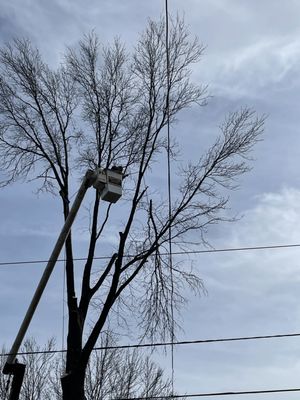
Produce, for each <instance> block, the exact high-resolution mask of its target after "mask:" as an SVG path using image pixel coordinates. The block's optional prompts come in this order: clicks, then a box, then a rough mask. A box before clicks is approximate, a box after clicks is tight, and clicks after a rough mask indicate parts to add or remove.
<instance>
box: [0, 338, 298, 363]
mask: <svg viewBox="0 0 300 400" xmlns="http://www.w3.org/2000/svg"><path fill="white" fill-rule="evenodd" d="M292 337H300V333H297V332H296V333H283V334H275V335H261V336H241V337H231V338H217V339H198V340H183V341H177V342H173V343H172V342H158V343H144V344H128V345H119V346H101V347H94V348H93V351H98V350H116V349H138V348H147V347H150V348H153V347H165V346H172V345H173V346H179V345H191V344H205V343H222V342H238V341H248V340H262V339H265V340H268V339H281V338H292ZM66 351H67V350H65V349H61V350H39V351H25V352H18V353H16V354H14V355H22V356H24V355H31V354H55V353H65V352H66ZM9 355H10V353H2V354H0V357H7V356H9Z"/></svg>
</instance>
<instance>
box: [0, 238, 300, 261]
mask: <svg viewBox="0 0 300 400" xmlns="http://www.w3.org/2000/svg"><path fill="white" fill-rule="evenodd" d="M297 247H300V243H296V244H278V245H266V246H245V247H227V248H220V249H207V250H187V251H172V255H177V256H178V255H185V254H208V253H230V252H235V251H255V250H276V249H291V248H297ZM161 255H162V256H167V255H169V253H161ZM124 257H126V258H131V257H134V255H133V254H127V255H124ZM110 259H111V256H99V257H94V260H110ZM86 260H87V258H86V257H77V258H73V261H86ZM47 262H48V260H45V259H44V260H31V261H29V260H26V261H25V260H24V261H1V262H0V267H4V266H9V265H26V264H42V263H47ZM57 262H65V259H64V258H60V259H58V260H57Z"/></svg>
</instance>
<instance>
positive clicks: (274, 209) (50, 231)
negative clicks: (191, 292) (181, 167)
mask: <svg viewBox="0 0 300 400" xmlns="http://www.w3.org/2000/svg"><path fill="white" fill-rule="evenodd" d="M169 3H170V4H169V8H170V11H171V13H173V14H176V13H177V12H179V13H180V14H182V13H184V15H185V20H186V22H187V24H189V26H190V31H191V32H192V33H194V34H196V35H197V36H198V37H199V39H200V40H201V42H203V44H204V45H205V46H206V50H205V55H204V57H203V59H202V61H201V63H200V64H199V65H197V67H196V68H195V70H194V74H193V79H194V80H195V81H200V82H202V83H207V84H208V85H209V90H210V93H211V94H212V98H211V100H210V102H209V104H208V106H206V107H205V108H203V109H201V111H200V112H199V110H198V109H192V110H190V111H188V112H185V113H184V114H183V115H182V116H181V118H180V120H179V123H178V126H177V128H176V129H177V132H182V133H184V136H185V138H186V139H185V141H184V142H185V143H184V147H185V150H186V156H187V158H189V157H190V158H193V157H195V156H196V155H197V154H198V153H200V152H201V151H202V150H203V148H204V147H205V145H206V144H207V143H206V142H207V140H208V139H207V138H208V137H209V135H210V134H211V135H214V133H215V132H216V131H217V128H218V125H219V124H220V123H221V121H222V119H223V118H224V116H225V115H226V113H227V112H228V111H231V110H235V109H237V108H239V107H240V106H242V105H248V106H251V107H253V109H255V110H257V111H258V113H260V114H266V115H268V119H267V123H266V129H265V134H264V141H263V142H261V143H259V144H258V145H257V147H256V149H255V152H254V158H255V161H254V163H253V167H254V168H253V170H252V171H251V172H250V173H248V174H247V176H245V177H243V179H242V180H241V187H240V189H239V190H238V191H236V192H234V193H233V194H232V196H231V210H232V212H233V213H234V214H236V213H238V215H239V216H241V217H242V218H241V219H240V220H239V221H238V222H236V223H235V224H230V225H226V226H224V225H223V226H222V227H218V228H217V229H214V230H213V231H211V232H210V233H209V239H210V242H211V244H212V246H214V247H215V248H227V247H244V246H264V245H281V244H295V243H300V227H299V224H298V221H299V220H300V178H299V176H300V174H299V168H298V167H299V165H298V164H299V147H300V137H299V134H298V132H299V119H300V116H299V103H298V99H299V91H300V75H299V71H298V69H299V65H300V23H299V20H300V2H299V0H289V1H286V2H283V1H281V0H251V1H249V0H185V1H183V0H176V1H175V0H173V1H172V0H170V1H169ZM0 6H1V7H0V44H3V43H5V42H7V41H9V40H11V39H12V38H13V37H18V36H26V37H29V38H30V39H31V40H32V41H33V43H34V44H36V45H37V46H38V47H39V48H40V50H41V53H42V54H43V56H44V58H45V59H46V60H47V62H48V63H49V64H50V65H51V66H53V67H55V66H56V65H57V64H58V63H59V61H60V59H61V56H62V53H63V51H64V48H65V46H66V45H73V44H74V43H76V42H77V40H78V39H79V38H80V37H81V36H82V35H83V34H84V33H87V32H89V31H90V30H92V29H94V30H95V32H96V33H97V34H98V35H99V37H100V39H101V41H103V42H104V43H105V42H106V41H109V40H111V39H112V38H114V37H115V36H120V37H121V38H122V39H123V40H124V41H125V42H126V43H128V46H129V47H130V46H132V45H133V44H134V42H135V40H136V38H137V37H138V33H139V32H141V31H142V29H143V27H144V26H145V24H146V22H147V19H148V18H149V17H151V18H157V17H158V16H159V15H161V14H162V13H163V6H164V1H163V0H152V1H139V0H126V1H124V0H123V1H121V0H100V1H94V0H91V1H89V3H88V6H87V3H86V2H83V1H79V0H74V1H67V0H53V1H46V0H39V1H33V0H23V1H20V0H9V1H8V0H0ZM174 129H175V128H174ZM203 138H204V139H203ZM0 199H1V207H0V220H1V224H0V262H6V261H15V260H34V259H45V258H47V256H48V255H49V254H50V251H51V248H52V245H53V243H54V241H55V238H56V237H57V233H58V231H59V227H60V220H61V211H60V209H59V206H58V205H57V204H56V199H55V198H52V197H49V196H45V195H40V196H39V197H37V196H36V195H35V194H34V193H33V188H32V187H31V186H30V185H28V184H25V183H23V184H22V183H18V184H15V185H14V186H11V187H9V188H6V189H5V190H2V191H1V193H0ZM80 218H81V219H79V222H80V221H82V222H84V216H81V217H80ZM79 225H80V223H79ZM75 234H76V233H75ZM76 241H77V249H78V250H77V255H78V256H81V255H82V254H83V253H81V249H83V248H84V247H83V246H84V244H85V239H84V235H82V234H81V231H80V229H79V228H78V231H77V236H76ZM299 251H300V249H297V248H294V249H281V250H259V251H251V252H250V251H247V252H246V251H245V252H234V253H226V254H224V253H221V254H220V253H213V254H202V255H199V256H197V257H195V258H194V259H193V262H194V267H195V269H196V270H198V271H199V274H200V276H201V277H202V279H203V281H204V284H205V287H206V289H207V292H208V294H207V295H206V296H203V297H201V298H200V299H199V298H191V299H190V303H189V305H188V306H187V307H186V309H185V310H184V312H183V313H182V316H181V324H182V327H183V329H184V330H183V331H182V332H181V333H179V334H178V339H179V340H181V339H182V340H189V339H206V338H220V337H236V336H252V335H269V334H278V333H294V332H300V301H299V300H300V297H299V285H300V265H299V264H300V263H299ZM42 267H43V265H41V264H36V265H27V266H0V327H1V343H5V344H6V345H7V346H9V345H10V344H11V341H12V339H13V337H14V335H15V333H16V331H17V329H18V326H19V324H20V322H21V319H22V317H23V315H24V312H25V310H26V307H27V304H28V302H29V301H30V298H31V295H32V293H33V290H34V288H35V286H36V284H37V282H38V279H39V276H40V274H41V270H42ZM78 268H80V266H79V267H78ZM62 277H63V275H62V265H58V266H57V268H56V271H55V273H54V276H53V277H52V278H51V282H50V284H49V286H48V288H47V290H46V293H45V296H44V298H43V300H42V303H41V305H40V307H39V309H38V312H37V314H36V316H35V318H34V320H33V322H32V325H31V327H30V330H29V335H33V336H35V337H36V338H37V340H38V341H39V342H40V343H43V341H45V340H46V338H47V337H49V336H52V335H54V336H56V337H57V342H58V346H59V347H60V346H61V342H62V339H61V337H62V315H63V305H62V296H63V278H62ZM157 357H158V358H159V360H160V362H161V363H162V365H163V366H164V367H165V368H166V370H169V369H170V357H169V354H167V357H164V356H163V355H161V354H158V355H157ZM299 373H300V339H299V338H295V339H276V340H269V341H251V342H240V343H223V344H207V345H204V344H203V345H198V346H185V347H178V348H177V349H176V351H175V379H176V382H175V387H176V389H177V391H178V392H179V393H196V392H208V391H212V392H217V391H227V390H255V389H276V388H288V387H298V386H299ZM271 396H272V398H278V399H279V398H280V399H281V400H285V399H296V398H298V397H297V396H298V395H297V394H295V395H293V394H280V395H278V396H277V397H276V395H269V397H271ZM264 397H266V398H267V397H268V396H251V398H252V399H255V400H258V399H262V398H264Z"/></svg>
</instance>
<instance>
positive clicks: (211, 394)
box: [113, 388, 300, 400]
mask: <svg viewBox="0 0 300 400" xmlns="http://www.w3.org/2000/svg"><path fill="white" fill-rule="evenodd" d="M288 392H300V388H287V389H266V390H245V391H230V392H209V393H191V394H175V395H170V396H149V397H127V398H122V397H118V398H115V399H113V400H149V399H170V400H171V399H179V398H182V399H185V398H191V397H216V396H241V395H252V394H270V393H288Z"/></svg>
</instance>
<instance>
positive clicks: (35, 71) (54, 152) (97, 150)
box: [0, 18, 264, 399]
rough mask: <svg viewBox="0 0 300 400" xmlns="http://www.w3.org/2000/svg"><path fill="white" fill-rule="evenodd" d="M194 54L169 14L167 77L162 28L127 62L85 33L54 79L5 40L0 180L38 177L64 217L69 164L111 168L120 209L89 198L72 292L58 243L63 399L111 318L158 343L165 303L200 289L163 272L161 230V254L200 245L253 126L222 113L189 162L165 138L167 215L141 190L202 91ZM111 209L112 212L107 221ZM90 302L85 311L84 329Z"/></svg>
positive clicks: (30, 51)
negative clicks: (170, 178) (62, 284)
mask: <svg viewBox="0 0 300 400" xmlns="http://www.w3.org/2000/svg"><path fill="white" fill-rule="evenodd" d="M202 53H203V47H202V46H201V45H200V44H199V42H198V41H197V39H193V38H191V36H190V34H189V32H188V30H187V28H186V26H185V24H184V22H183V21H182V20H181V19H179V18H177V19H176V20H174V21H172V23H171V27H170V35H169V61H170V64H169V69H168V71H167V65H166V43H165V25H164V23H163V22H162V21H158V22H154V21H149V24H148V26H147V28H146V30H145V32H144V33H143V34H142V35H141V37H140V39H139V41H138V43H137V45H136V47H135V49H134V51H133V53H132V54H131V55H130V54H128V53H127V52H126V50H125V48H124V46H123V45H122V44H121V43H120V41H119V40H116V41H115V42H114V43H113V44H112V45H110V46H108V47H105V46H102V45H100V43H99V42H98V39H97V37H96V36H95V35H94V34H91V35H88V36H86V37H84V39H83V40H81V41H80V42H79V44H78V46H77V47H76V48H72V49H68V51H67V53H66V57H65V60H64V63H63V65H62V66H61V67H59V68H58V69H57V70H56V71H52V70H50V68H49V67H48V66H47V65H46V64H45V63H44V62H43V61H42V59H41V56H40V54H39V52H38V50H36V49H34V48H33V47H32V45H31V44H30V43H29V42H28V41H26V40H15V41H14V42H13V43H12V44H9V45H7V46H5V47H4V48H2V49H1V51H0V62H1V78H0V98H1V100H0V152H1V159H0V168H1V170H2V171H4V172H5V173H6V176H7V179H6V180H5V181H3V184H8V183H10V182H13V181H15V180H17V179H18V178H24V179H39V180H41V189H44V190H46V191H51V192H53V193H58V194H59V196H60V198H61V201H62V205H63V210H64V216H65V218H66V217H67V215H68V213H69V202H70V196H69V193H70V177H71V174H72V173H74V169H75V168H76V171H78V173H80V174H83V171H85V169H86V168H92V169H94V168H97V167H102V168H111V167H112V166H114V165H121V166H122V167H123V173H124V182H123V184H124V189H125V195H124V198H123V201H122V205H121V206H120V205H119V204H118V206H113V205H112V204H109V205H107V204H105V203H104V202H100V195H99V192H96V193H95V199H94V203H93V207H92V210H91V223H90V240H89V246H88V249H87V260H86V263H85V267H84V271H83V276H82V285H81V293H80V294H78V293H76V290H75V284H74V263H73V246H72V236H71V235H69V237H68V239H67V242H66V258H67V261H66V277H67V301H68V311H69V325H68V338H67V349H68V350H67V359H66V369H65V372H66V373H65V375H64V377H63V378H62V388H63V394H64V397H63V398H64V399H74V398H77V399H84V396H85V395H84V377H85V372H86V369H87V366H88V360H89V358H90V355H91V352H92V349H93V347H94V346H95V344H96V342H97V339H98V337H99V335H100V333H101V332H102V331H103V329H104V328H105V327H106V326H107V323H108V319H109V318H110V317H111V316H113V315H119V316H120V315H121V316H122V313H123V312H127V313H129V314H130V313H131V314H130V315H133V314H134V315H135V316H136V318H137V319H138V321H137V323H138V326H139V331H140V333H141V335H146V336H148V337H150V338H152V339H153V338H154V337H155V336H157V335H159V336H160V338H162V339H163V338H165V337H166V336H167V335H168V334H169V332H170V330H172V326H173V321H172V313H171V307H172V304H173V305H174V308H175V309H176V308H177V309H179V308H180V306H181V304H182V302H183V301H184V299H183V297H182V295H181V287H182V285H183V284H184V283H186V284H187V285H189V286H190V287H191V288H192V289H194V290H196V291H198V290H201V287H202V282H201V279H200V278H199V277H197V276H196V275H194V274H193V273H192V272H190V271H189V270H188V269H187V268H186V266H184V265H182V264H178V265H176V264H175V265H173V267H172V274H171V268H170V267H171V266H170V265H169V257H168V256H167V255H166V253H167V252H168V247H167V243H168V240H169V232H170V228H171V239H172V242H173V246H179V247H180V248H181V249H182V248H183V249H186V248H187V247H189V246H190V245H191V244H193V243H197V244H201V243H203V241H204V240H205V232H206V230H207V229H208V227H209V225H211V224H214V223H217V222H219V221H222V220H223V219H224V217H223V214H222V211H223V210H224V209H225V208H226V204H227V201H228V199H227V197H226V194H225V195H224V193H225V191H226V190H227V189H231V188H232V187H234V186H235V184H236V178H237V177H238V176H239V175H240V174H242V173H244V172H245V171H247V170H248V165H247V158H248V156H249V152H250V150H251V149H252V147H253V145H254V144H255V143H256V142H257V140H259V138H260V134H261V132H262V129H263V122H264V118H261V117H257V116H256V114H255V112H254V111H252V110H250V109H248V108H242V109H240V110H238V111H236V112H233V113H232V114H230V115H229V116H228V117H227V119H226V120H225V122H224V123H223V124H222V125H221V127H220V130H221V132H220V135H219V136H218V137H217V139H216V141H215V143H214V144H213V145H212V146H211V147H210V148H209V149H208V150H207V151H206V152H203V154H202V155H201V156H200V157H199V160H198V161H197V162H196V163H191V162H189V163H187V164H186V165H179V164H178V162H177V161H176V149H177V147H176V142H175V141H174V142H173V141H172V146H171V148H170V149H169V150H170V154H171V156H172V157H173V164H172V165H173V166H172V168H173V170H174V168H175V165H177V166H178V174H177V178H178V179H180V182H179V183H178V180H176V187H174V188H173V195H172V204H171V212H170V215H169V212H168V202H167V200H166V198H167V196H163V195H162V194H158V193H157V192H155V191H154V190H153V188H152V189H151V187H150V185H149V186H148V182H150V180H151V173H152V172H153V171H154V170H155V168H157V166H159V158H160V157H161V154H162V153H163V154H165V151H166V149H167V147H168V146H167V139H166V133H165V129H164V127H165V126H166V125H167V123H168V118H169V121H170V123H171V124H174V123H175V121H176V117H177V116H178V113H179V112H180V111H181V110H183V109H185V108H187V107H190V106H192V105H195V104H196V105H199V106H202V105H204V104H205V103H206V100H207V99H206V88H205V87H204V86H197V85H194V84H193V83H191V81H190V72H191V66H192V64H194V63H196V62H198V61H199V59H200V57H201V55H202ZM79 118H80V120H79ZM79 121H80V122H79ZM174 186H175V185H174ZM118 207H119V208H118ZM114 210H118V215H120V214H122V219H121V220H118V222H116V220H117V215H116V212H114ZM120 210H121V211H120ZM110 224H114V226H116V233H115V242H114V243H115V244H114V245H112V246H111V257H110V259H109V260H108V262H104V261H103V262H102V264H101V263H100V262H99V261H97V265H96V266H95V262H94V255H95V251H96V248H98V249H103V248H104V249H105V251H106V252H107V251H108V247H107V245H106V244H105V233H106V230H107V227H108V226H110ZM95 267H97V268H96V269H95ZM93 302H94V303H95V302H97V307H96V308H95V309H94V314H93V323H92V324H90V325H89V328H90V329H87V324H86V321H87V316H88V312H89V310H90V309H91V305H92V304H93ZM137 305H138V306H137ZM120 313H121V314H120Z"/></svg>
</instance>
